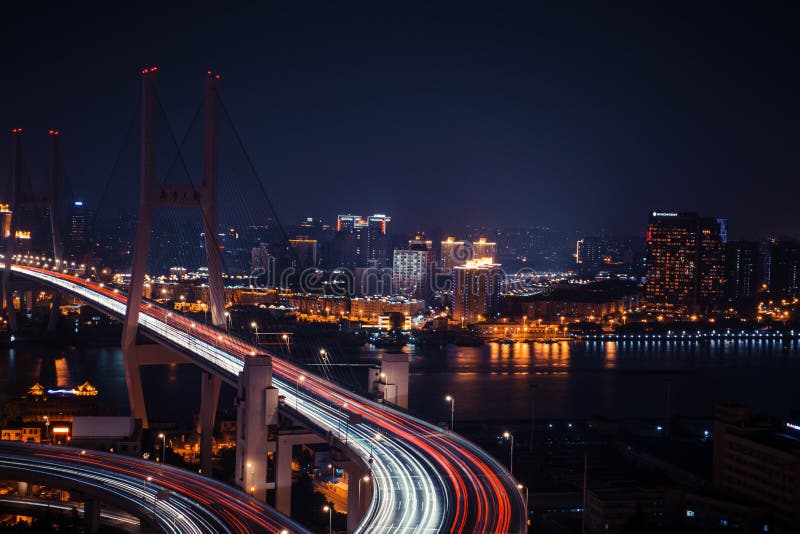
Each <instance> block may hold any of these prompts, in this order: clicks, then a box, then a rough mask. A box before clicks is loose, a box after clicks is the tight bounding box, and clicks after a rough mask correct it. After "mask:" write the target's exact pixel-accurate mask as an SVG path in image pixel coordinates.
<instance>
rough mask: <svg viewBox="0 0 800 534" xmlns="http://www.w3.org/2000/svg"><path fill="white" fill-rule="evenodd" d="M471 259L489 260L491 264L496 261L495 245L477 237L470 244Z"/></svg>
mask: <svg viewBox="0 0 800 534" xmlns="http://www.w3.org/2000/svg"><path fill="white" fill-rule="evenodd" d="M472 257H473V258H476V259H478V258H491V259H492V263H494V262H495V261H496V260H497V243H493V242H491V241H487V239H486V238H485V237H479V238H478V240H477V241H475V242H473V243H472Z"/></svg>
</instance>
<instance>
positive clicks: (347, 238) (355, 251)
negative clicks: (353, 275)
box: [332, 214, 367, 268]
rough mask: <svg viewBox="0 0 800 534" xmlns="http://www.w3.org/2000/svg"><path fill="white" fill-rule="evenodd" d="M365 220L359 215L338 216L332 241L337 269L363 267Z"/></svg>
mask: <svg viewBox="0 0 800 534" xmlns="http://www.w3.org/2000/svg"><path fill="white" fill-rule="evenodd" d="M366 237H367V219H365V218H364V217H362V216H361V215H352V214H347V215H339V217H338V219H337V223H336V235H335V236H334V239H333V245H332V250H333V257H334V263H336V264H337V265H336V266H337V267H348V268H354V267H363V266H365V265H366V264H367V260H366Z"/></svg>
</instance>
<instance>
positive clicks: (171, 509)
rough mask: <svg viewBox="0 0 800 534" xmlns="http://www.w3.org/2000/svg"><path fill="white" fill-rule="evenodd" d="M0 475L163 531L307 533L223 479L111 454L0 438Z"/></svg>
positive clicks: (243, 533) (203, 533)
mask: <svg viewBox="0 0 800 534" xmlns="http://www.w3.org/2000/svg"><path fill="white" fill-rule="evenodd" d="M0 477H3V478H7V479H11V480H25V481H28V482H34V483H40V484H44V485H48V486H53V487H60V488H65V489H69V490H74V491H80V492H81V493H83V494H84V495H85V496H86V497H88V498H92V499H96V500H98V501H101V502H105V503H108V504H110V505H113V506H116V507H117V508H120V509H122V510H125V511H126V512H128V513H130V514H131V515H134V516H136V517H138V518H139V519H140V520H141V522H142V523H146V524H149V525H151V526H155V527H156V528H157V529H159V530H162V531H165V532H189V533H196V534H205V533H242V534H245V533H248V532H272V533H289V532H291V533H305V532H308V531H307V530H306V529H305V528H303V527H302V526H300V525H299V524H297V523H295V522H294V521H292V520H291V519H289V518H288V517H285V516H283V515H282V514H280V513H278V512H277V511H276V510H274V509H273V508H270V507H268V506H266V505H265V504H263V503H261V502H259V501H257V500H255V499H253V498H251V497H249V496H248V495H246V494H245V493H243V492H241V491H238V490H237V489H235V488H232V487H231V486H228V485H227V484H223V483H221V482H217V481H215V480H212V479H210V478H208V477H203V476H200V475H198V474H195V473H192V472H191V471H187V470H185V469H178V468H176V467H171V466H165V465H161V464H157V463H155V462H148V461H144V460H139V459H136V458H130V457H127V456H120V455H116V454H109V453H104V452H96V451H80V450H78V449H73V448H69V447H58V446H52V445H36V444H31V443H20V442H7V441H6V442H0ZM148 477H149V480H148ZM157 497H158V498H157Z"/></svg>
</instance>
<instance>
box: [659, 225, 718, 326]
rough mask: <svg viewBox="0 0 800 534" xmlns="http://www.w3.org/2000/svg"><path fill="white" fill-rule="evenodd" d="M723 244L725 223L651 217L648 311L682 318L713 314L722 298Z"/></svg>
mask: <svg viewBox="0 0 800 534" xmlns="http://www.w3.org/2000/svg"><path fill="white" fill-rule="evenodd" d="M726 243H727V221H726V220H725V219H716V218H712V217H701V216H699V215H697V214H695V213H675V212H653V213H652V214H651V216H650V224H649V226H648V231H647V267H646V273H647V274H646V277H647V283H646V286H645V297H646V305H647V309H648V311H649V312H651V313H654V314H659V315H664V316H667V317H682V316H688V315H695V314H702V313H709V312H711V311H713V310H715V309H716V308H717V307H718V306H719V305H720V303H721V300H722V297H723V290H724V284H725V245H726Z"/></svg>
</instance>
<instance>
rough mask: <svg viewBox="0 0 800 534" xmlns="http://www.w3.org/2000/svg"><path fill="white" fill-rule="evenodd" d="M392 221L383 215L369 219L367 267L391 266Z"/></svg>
mask: <svg viewBox="0 0 800 534" xmlns="http://www.w3.org/2000/svg"><path fill="white" fill-rule="evenodd" d="M391 220H392V218H391V217H388V216H386V215H384V214H382V213H376V214H375V215H370V216H369V217H367V250H366V253H367V266H369V267H378V268H380V267H387V266H388V265H389V228H388V224H389V222H390V221H391Z"/></svg>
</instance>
